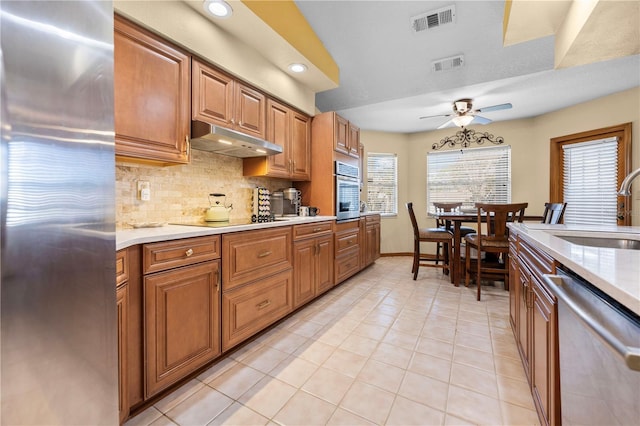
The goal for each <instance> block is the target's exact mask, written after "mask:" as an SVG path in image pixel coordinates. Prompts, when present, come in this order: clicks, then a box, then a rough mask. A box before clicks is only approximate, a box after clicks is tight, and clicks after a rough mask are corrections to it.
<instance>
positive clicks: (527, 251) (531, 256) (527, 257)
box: [518, 240, 555, 276]
mask: <svg viewBox="0 0 640 426" xmlns="http://www.w3.org/2000/svg"><path fill="white" fill-rule="evenodd" d="M519 243H520V244H519V250H518V253H519V254H520V257H521V259H522V260H523V261H524V262H525V263H526V264H527V266H528V267H529V268H530V269H531V271H532V272H534V273H535V274H536V275H538V276H542V275H544V274H553V273H554V272H555V268H554V265H553V258H551V257H550V256H549V255H548V254H546V253H544V252H542V251H540V250H538V249H536V248H534V247H532V246H530V245H529V244H527V243H526V242H525V241H523V240H520V241H519Z"/></svg>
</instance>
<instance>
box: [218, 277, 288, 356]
mask: <svg viewBox="0 0 640 426" xmlns="http://www.w3.org/2000/svg"><path fill="white" fill-rule="evenodd" d="M292 290H293V287H292V282H291V270H287V271H284V272H281V273H279V274H276V275H272V276H271V277H268V278H264V279H261V280H259V281H254V282H252V283H249V284H246V285H243V286H241V287H236V288H233V289H232V290H228V291H225V292H223V294H222V350H223V351H227V350H229V349H231V348H233V347H234V346H236V345H237V344H239V343H241V342H243V341H244V340H246V339H247V338H249V337H251V336H253V335H254V334H256V333H257V332H259V331H260V330H262V329H264V328H265V327H267V326H269V325H271V324H273V323H274V322H276V321H277V320H279V319H280V318H282V317H284V316H285V315H287V314H288V313H289V312H291V311H292V310H293V294H292Z"/></svg>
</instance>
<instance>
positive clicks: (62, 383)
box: [0, 1, 118, 425]
mask: <svg viewBox="0 0 640 426" xmlns="http://www.w3.org/2000/svg"><path fill="white" fill-rule="evenodd" d="M0 59H1V61H0V66H1V68H0V78H1V80H2V83H1V97H2V98H1V101H0V105H1V109H2V123H1V129H2V138H1V141H0V147H1V153H0V154H1V155H0V158H1V165H0V167H1V168H0V182H1V187H0V190H1V193H0V198H1V210H0V235H1V245H0V262H1V266H0V271H1V275H0V300H1V308H0V323H1V328H0V339H1V341H0V348H1V349H0V360H1V364H0V365H1V372H0V399H1V401H0V404H1V406H0V413H2V414H1V417H0V420H1V422H2V424H7V425H9V424H12V425H13V424H40V425H44V424H46V425H60V424H65V425H70V424H75V425H117V424H118V370H117V363H118V358H117V350H118V347H117V345H118V343H117V328H116V327H117V319H116V285H115V190H114V188H115V159H114V124H113V96H114V93H113V5H112V3H111V2H110V1H82V2H75V1H74V2H67V1H58V2H54V1H51V2H49V1H47V2H30V1H2V2H0Z"/></svg>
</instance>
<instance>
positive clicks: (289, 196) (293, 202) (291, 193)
mask: <svg viewBox="0 0 640 426" xmlns="http://www.w3.org/2000/svg"><path fill="white" fill-rule="evenodd" d="M282 195H283V200H282V214H283V216H298V210H299V209H300V204H301V201H300V199H301V193H300V191H298V190H297V189H296V188H286V189H283V190H282Z"/></svg>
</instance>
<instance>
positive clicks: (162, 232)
mask: <svg viewBox="0 0 640 426" xmlns="http://www.w3.org/2000/svg"><path fill="white" fill-rule="evenodd" d="M335 219H336V217H335V216H305V217H295V216H292V217H284V218H282V219H278V220H276V221H274V222H261V223H242V224H238V225H233V222H232V224H231V225H229V226H221V227H217V228H209V227H207V226H205V225H204V224H203V225H202V226H193V225H172V224H168V225H164V226H159V227H152V228H137V229H122V230H118V231H116V250H122V249H125V248H127V247H130V246H132V245H135V244H144V243H154V242H158V241H168V240H178V239H181V238H191V237H202V236H205V235H219V234H226V233H229V232H238V231H249V230H256V229H267V228H275V227H279V226H291V225H302V224H305V223H314V222H324V221H327V220H335Z"/></svg>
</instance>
